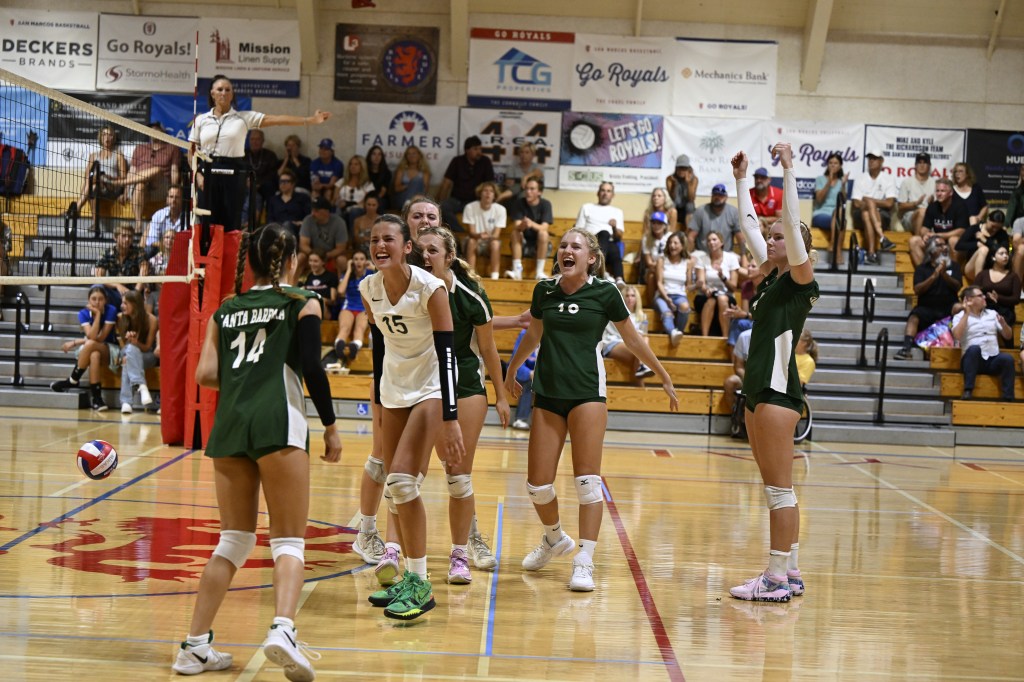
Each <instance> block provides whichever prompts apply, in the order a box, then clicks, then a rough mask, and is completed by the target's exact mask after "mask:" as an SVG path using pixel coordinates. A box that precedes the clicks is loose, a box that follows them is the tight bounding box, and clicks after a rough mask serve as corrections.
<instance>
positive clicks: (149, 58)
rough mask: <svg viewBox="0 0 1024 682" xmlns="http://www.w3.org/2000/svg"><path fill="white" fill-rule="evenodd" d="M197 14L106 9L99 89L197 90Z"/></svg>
mask: <svg viewBox="0 0 1024 682" xmlns="http://www.w3.org/2000/svg"><path fill="white" fill-rule="evenodd" d="M198 28H199V19H198V18H197V17H139V16H130V15H125V14H101V15H100V45H99V59H98V60H97V67H96V89H97V90H131V91H136V92H192V90H193V88H194V87H195V68H196V55H195V50H194V48H195V42H196V30H197V29H198Z"/></svg>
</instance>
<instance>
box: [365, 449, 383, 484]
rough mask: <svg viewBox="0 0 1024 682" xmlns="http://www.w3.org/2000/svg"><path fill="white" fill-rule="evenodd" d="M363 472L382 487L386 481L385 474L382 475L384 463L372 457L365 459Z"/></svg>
mask: <svg viewBox="0 0 1024 682" xmlns="http://www.w3.org/2000/svg"><path fill="white" fill-rule="evenodd" d="M363 470H364V471H366V473H367V474H369V475H370V478H372V479H373V481H374V482H375V483H380V484H381V485H384V483H385V481H387V476H388V475H387V474H386V473H384V462H382V461H381V460H379V459H377V458H376V457H374V456H373V455H370V456H369V457H367V458H366V464H364V465H363Z"/></svg>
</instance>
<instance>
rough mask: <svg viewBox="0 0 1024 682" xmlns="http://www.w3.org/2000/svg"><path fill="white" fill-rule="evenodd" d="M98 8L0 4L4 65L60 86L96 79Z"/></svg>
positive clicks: (89, 84)
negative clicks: (50, 8)
mask: <svg viewBox="0 0 1024 682" xmlns="http://www.w3.org/2000/svg"><path fill="white" fill-rule="evenodd" d="M98 26H99V16H98V15H97V14H96V13H95V12H37V11H35V10H30V9H8V8H6V7H4V8H0V67H2V68H4V69H7V70H8V71H10V72H12V73H16V74H18V75H19V76H22V77H24V78H28V79H29V80H33V81H35V82H37V83H41V84H43V85H45V86H47V87H50V88H54V89H56V90H92V89H93V87H94V86H95V84H96V53H97V51H98V49H97V45H96V33H97V27H98Z"/></svg>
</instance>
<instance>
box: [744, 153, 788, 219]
mask: <svg viewBox="0 0 1024 682" xmlns="http://www.w3.org/2000/svg"><path fill="white" fill-rule="evenodd" d="M750 198H751V199H752V200H753V201H754V213H756V214H757V219H758V220H760V221H761V228H762V229H764V228H768V227H771V226H772V225H773V224H774V223H775V221H776V220H778V218H779V216H781V215H782V190H781V189H779V188H778V187H775V186H773V185H772V183H771V180H769V178H768V171H767V170H766V169H764V168H758V169H757V170H756V171H754V187H753V189H751V190H750Z"/></svg>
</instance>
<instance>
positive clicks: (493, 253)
mask: <svg viewBox="0 0 1024 682" xmlns="http://www.w3.org/2000/svg"><path fill="white" fill-rule="evenodd" d="M476 196H477V200H476V201H471V202H469V203H468V204H466V207H465V208H464V209H463V210H462V224H463V226H465V228H466V233H467V234H468V235H469V238H468V239H467V240H466V248H465V251H466V261H467V262H468V263H469V269H470V271H472V272H475V271H476V257H477V255H478V254H477V251H478V250H479V255H484V254H488V257H489V259H490V266H491V279H498V272H499V270H500V269H501V231H502V230H504V229H505V224H506V222H507V220H508V211H506V210H505V207H504V206H502V205H501V204H499V203H498V185H497V184H496V183H493V182H483V183H480V186H479V187H477V188H476Z"/></svg>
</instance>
